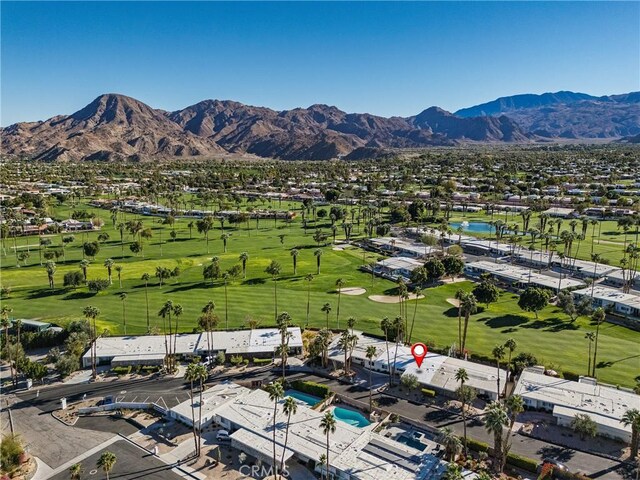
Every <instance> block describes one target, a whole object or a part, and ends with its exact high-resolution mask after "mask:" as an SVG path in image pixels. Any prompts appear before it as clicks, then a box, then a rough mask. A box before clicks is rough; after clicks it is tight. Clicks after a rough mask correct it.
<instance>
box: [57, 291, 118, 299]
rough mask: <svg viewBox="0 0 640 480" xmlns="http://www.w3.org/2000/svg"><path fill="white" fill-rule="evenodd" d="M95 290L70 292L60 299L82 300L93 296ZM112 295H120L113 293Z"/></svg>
mask: <svg viewBox="0 0 640 480" xmlns="http://www.w3.org/2000/svg"><path fill="white" fill-rule="evenodd" d="M95 294H96V293H95V292H72V293H70V294H69V295H66V296H64V297H62V300H83V299H87V298H91V297H93V296H95ZM114 295H120V293H119V292H118V293H115V294H114Z"/></svg>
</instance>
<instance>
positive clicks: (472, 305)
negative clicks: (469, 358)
mask: <svg viewBox="0 0 640 480" xmlns="http://www.w3.org/2000/svg"><path fill="white" fill-rule="evenodd" d="M460 307H461V309H462V314H463V315H464V328H463V330H462V345H461V346H460V351H461V352H462V354H463V355H464V351H465V347H466V345H467V327H468V326H469V317H470V316H471V314H473V313H476V311H477V310H478V304H477V302H476V297H475V295H474V294H473V293H467V294H466V295H465V296H464V298H463V299H462V300H461V301H460Z"/></svg>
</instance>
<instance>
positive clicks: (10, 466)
mask: <svg viewBox="0 0 640 480" xmlns="http://www.w3.org/2000/svg"><path fill="white" fill-rule="evenodd" d="M0 450H1V452H0V453H1V455H0V466H1V467H2V470H3V471H5V472H12V471H13V470H15V469H16V468H18V467H19V466H20V456H21V455H22V454H23V453H24V448H23V447H22V442H21V441H20V437H18V436H17V435H13V434H9V435H4V436H3V437H2V442H1V443H0Z"/></svg>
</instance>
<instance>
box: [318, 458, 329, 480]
mask: <svg viewBox="0 0 640 480" xmlns="http://www.w3.org/2000/svg"><path fill="white" fill-rule="evenodd" d="M318 463H319V464H320V480H322V479H323V478H324V466H325V465H326V464H327V456H326V455H325V454H324V453H323V454H322V455H320V458H319V459H318Z"/></svg>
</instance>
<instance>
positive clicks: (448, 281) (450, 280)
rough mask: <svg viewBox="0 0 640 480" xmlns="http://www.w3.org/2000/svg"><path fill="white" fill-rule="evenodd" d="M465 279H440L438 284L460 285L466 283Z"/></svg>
mask: <svg viewBox="0 0 640 480" xmlns="http://www.w3.org/2000/svg"><path fill="white" fill-rule="evenodd" d="M466 281H467V279H466V278H464V277H455V278H454V279H451V278H450V277H447V278H441V279H440V282H442V283H460V282H466Z"/></svg>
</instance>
